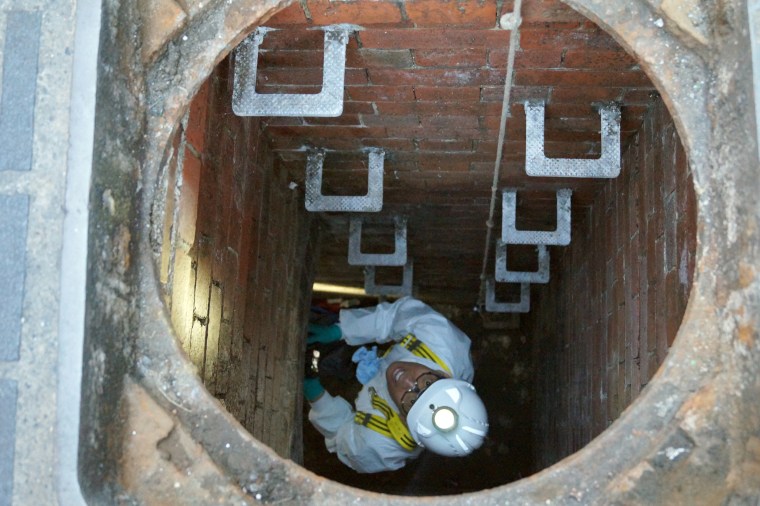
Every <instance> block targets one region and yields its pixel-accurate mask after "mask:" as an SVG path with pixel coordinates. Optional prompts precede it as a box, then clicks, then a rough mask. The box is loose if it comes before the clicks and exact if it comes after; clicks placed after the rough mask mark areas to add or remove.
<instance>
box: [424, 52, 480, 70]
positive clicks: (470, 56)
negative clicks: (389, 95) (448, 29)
mask: <svg viewBox="0 0 760 506" xmlns="http://www.w3.org/2000/svg"><path fill="white" fill-rule="evenodd" d="M414 63H415V64H417V65H418V66H420V67H457V68H462V67H476V68H479V67H484V66H485V64H486V50H485V48H470V49H416V50H415V51H414Z"/></svg>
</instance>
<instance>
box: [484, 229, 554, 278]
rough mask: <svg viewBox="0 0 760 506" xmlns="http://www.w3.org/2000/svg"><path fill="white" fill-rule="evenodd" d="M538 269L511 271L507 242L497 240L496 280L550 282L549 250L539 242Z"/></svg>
mask: <svg viewBox="0 0 760 506" xmlns="http://www.w3.org/2000/svg"><path fill="white" fill-rule="evenodd" d="M536 249H537V250H538V270H537V271H533V272H531V271H510V270H508V269H507V243H505V242H504V241H502V240H497V241H496V272H495V274H494V278H496V281H499V282H505V283H548V282H549V250H548V249H547V248H546V246H545V245H543V244H537V245H536Z"/></svg>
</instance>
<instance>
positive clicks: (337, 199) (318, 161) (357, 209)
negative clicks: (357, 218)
mask: <svg viewBox="0 0 760 506" xmlns="http://www.w3.org/2000/svg"><path fill="white" fill-rule="evenodd" d="M324 160H325V154H324V152H323V151H314V152H311V153H309V155H308V157H307V160H306V210H307V211H338V212H353V213H363V212H364V213H367V212H378V211H381V210H382V209H383V165H384V160H385V152H384V151H382V150H380V149H372V150H370V151H369V175H368V180H367V194H366V195H357V196H343V195H322V165H323V163H324Z"/></svg>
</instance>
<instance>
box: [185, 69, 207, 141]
mask: <svg viewBox="0 0 760 506" xmlns="http://www.w3.org/2000/svg"><path fill="white" fill-rule="evenodd" d="M209 82H210V81H208V80H206V81H205V82H204V83H203V84H202V85H201V87H200V89H198V92H197V93H196V94H195V96H194V97H193V100H192V101H191V102H190V114H189V116H188V120H187V130H186V132H185V138H186V139H187V142H188V143H189V144H191V145H192V146H193V147H194V148H195V150H196V152H198V153H203V152H204V150H205V149H206V121H207V117H208V103H209Z"/></svg>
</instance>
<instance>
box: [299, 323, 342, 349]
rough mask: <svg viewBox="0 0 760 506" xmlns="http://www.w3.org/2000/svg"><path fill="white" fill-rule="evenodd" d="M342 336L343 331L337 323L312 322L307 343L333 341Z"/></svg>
mask: <svg viewBox="0 0 760 506" xmlns="http://www.w3.org/2000/svg"><path fill="white" fill-rule="evenodd" d="M342 336H343V333H342V332H341V331H340V327H338V326H337V325H334V324H333V325H317V324H316V323H310V324H309V335H308V337H307V338H306V344H314V343H323V344H326V343H332V342H335V341H337V340H339V339H340V338H341V337H342Z"/></svg>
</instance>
